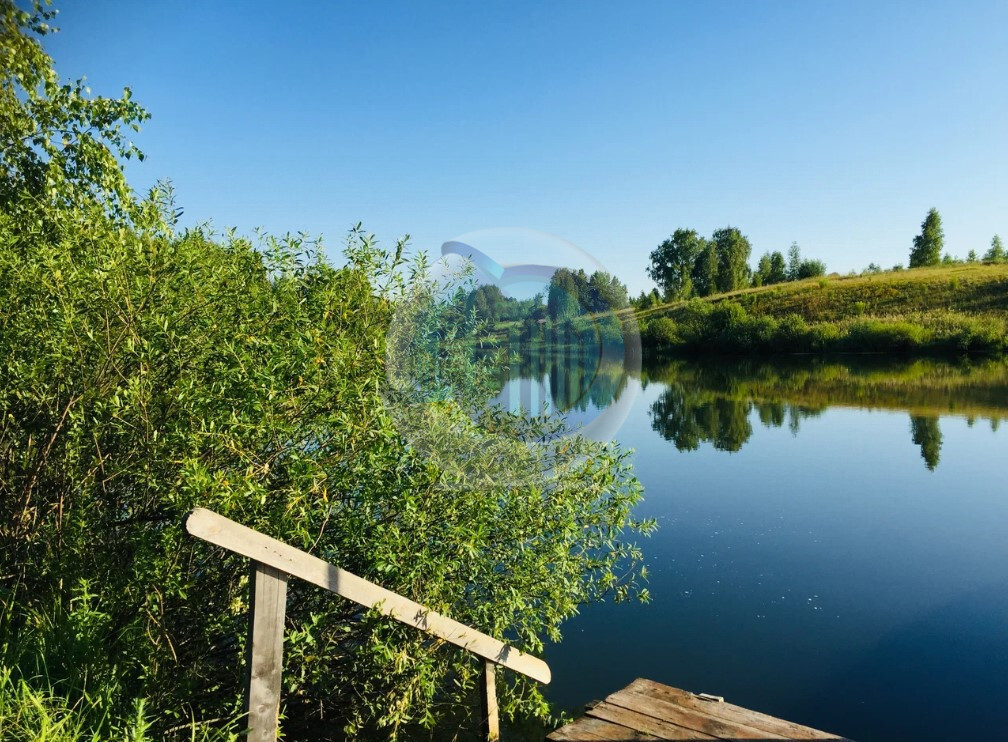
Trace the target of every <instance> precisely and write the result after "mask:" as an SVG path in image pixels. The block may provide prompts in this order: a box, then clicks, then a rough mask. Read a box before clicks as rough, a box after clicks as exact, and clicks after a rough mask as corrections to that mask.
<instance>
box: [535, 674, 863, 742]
mask: <svg viewBox="0 0 1008 742" xmlns="http://www.w3.org/2000/svg"><path fill="white" fill-rule="evenodd" d="M547 739H548V740H554V741H555V742H561V741H563V742H573V741H574V740H577V741H578V742H581V741H582V740H609V742H614V741H615V740H620V741H622V740H627V741H629V740H662V739H678V740H705V739H721V740H736V741H739V740H757V739H792V740H797V739H831V740H844V739H845V738H844V737H838V736H837V735H835V734H829V733H827V732H820V731H819V730H817V729H812V728H811V727H806V726H802V725H801V724H794V723H792V722H790V721H784V720H783V719H777V718H775V717H773V716H767V715H766V714H761V713H759V712H758V711H750V710H749V709H745V708H742V707H741V706H735V705H733V704H731V703H725V702H724V701H722V700H720V699H718V698H717V697H714V696H700V695H696V694H693V693H690V692H689V691H685V690H680V689H679V688H673V687H672V686H670V685H662V684H661V683H656V682H654V681H652V680H644V679H641V678H639V679H637V680H635V681H633V682H632V683H630V685H628V686H627V687H626V688H624V689H623V690H621V691H618V692H616V693H613V694H612V695H611V696H609V697H608V698H606V699H605V700H604V701H601V702H599V703H596V704H595V705H593V706H590V707H589V708H588V710H587V712H586V714H585V716H583V717H581V718H580V719H578V720H576V721H574V722H572V723H571V724H568V725H567V726H565V727H561V728H560V729H557V730H556V731H555V732H553V733H552V734H550V735H549V736H548V737H547Z"/></svg>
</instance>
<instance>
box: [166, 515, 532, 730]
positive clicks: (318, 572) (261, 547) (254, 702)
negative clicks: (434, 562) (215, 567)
mask: <svg viewBox="0 0 1008 742" xmlns="http://www.w3.org/2000/svg"><path fill="white" fill-rule="evenodd" d="M185 527H186V530H187V531H189V533H191V534H192V535H193V536H196V537H197V538H201V539H203V540H204V541H209V542H210V543H212V544H215V545H217V546H220V547H223V548H225V549H228V550H229V551H233V552H235V553H236V554H241V555H242V556H246V557H248V558H249V559H251V560H252V566H253V569H252V584H251V586H250V590H251V599H250V611H251V615H250V627H249V680H248V686H249V687H248V692H247V696H246V698H247V702H246V710H247V711H248V714H249V739H250V740H251V739H255V740H257V741H258V740H267V739H275V738H276V729H277V713H278V712H279V702H280V698H279V692H280V672H281V667H282V651H283V622H284V612H285V608H286V592H287V591H286V587H287V576H288V575H290V576H292V577H297V578H299V579H302V580H304V581H305V582H310V583H312V584H313V585H318V586H319V587H321V588H324V589H326V590H329V591H331V592H334V593H336V594H337V595H340V596H342V597H344V598H346V599H347V600H351V601H353V602H355V603H357V604H359V605H361V606H364V607H366V608H373V609H374V610H376V611H378V612H379V613H382V614H384V615H386V616H388V617H390V618H394V619H395V620H397V621H400V622H402V623H404V624H408V625H409V626H413V627H414V628H417V629H420V630H421V631H424V632H426V633H428V634H432V635H434V636H437V637H438V638H440V639H443V640H445V641H447V642H450V643H452V644H455V645H456V646H459V647H462V648H463V649H466V650H468V651H470V652H472V653H473V654H476V655H479V656H480V657H482V658H483V659H484V660H485V664H484V672H483V691H484V692H483V698H482V705H483V709H484V727H485V730H486V732H487V737H488V739H497V738H498V736H499V731H498V723H497V699H496V694H495V692H494V669H495V667H494V666H495V665H500V666H502V667H506V668H508V669H509V670H514V671H515V672H520V673H522V674H523V675H527V676H528V677H530V678H532V679H533V680H538V681H539V682H540V683H549V681H550V678H551V674H550V669H549V666H548V665H547V664H546V663H545V662H543V661H542V660H541V659H539V658H538V657H535V656H533V655H530V654H526V653H524V652H521V651H519V650H518V649H515V648H514V647H512V646H510V645H508V644H505V643H504V642H501V641H499V640H497V639H494V638H493V637H492V636H488V635H486V634H484V633H482V632H480V631H477V630H476V629H473V628H470V627H469V626H466V625H464V624H461V623H459V622H458V621H455V620H454V619H451V618H449V617H448V616H444V615H442V614H440V613H437V612H436V611H432V610H431V609H429V608H427V607H425V606H422V605H420V604H419V603H416V602H414V601H412V600H410V599H409V598H406V597H404V596H402V595H399V594H398V593H394V592H392V591H391V590H387V589H385V588H383V587H381V586H379V585H376V584H375V583H373V582H370V581H368V580H365V579H364V578H363V577H358V576H357V575H355V574H353V573H352V572H348V571H346V570H345V569H340V568H339V567H336V566H334V565H332V564H329V563H328V562H325V561H323V560H321V559H319V558H318V557H314V556H312V555H311V554H308V553H307V552H304V551H301V550H300V549H296V548H295V547H293V546H291V545H290V544H285V543H283V542H282V541H277V540H276V539H274V538H270V537H269V536H267V535H266V534H264V533H260V532H259V531H255V530H253V529H251V528H248V527H247V526H243V525H241V524H240V523H235V522H234V521H233V520H230V519H228V518H225V517H224V516H223V515H218V514H217V513H214V512H213V511H211V510H206V509H205V508H196V509H195V510H193V511H192V512H191V513H189V515H188V516H187V517H186V521H185ZM277 635H279V637H280V638H279V642H278V640H277ZM267 730H268V731H267Z"/></svg>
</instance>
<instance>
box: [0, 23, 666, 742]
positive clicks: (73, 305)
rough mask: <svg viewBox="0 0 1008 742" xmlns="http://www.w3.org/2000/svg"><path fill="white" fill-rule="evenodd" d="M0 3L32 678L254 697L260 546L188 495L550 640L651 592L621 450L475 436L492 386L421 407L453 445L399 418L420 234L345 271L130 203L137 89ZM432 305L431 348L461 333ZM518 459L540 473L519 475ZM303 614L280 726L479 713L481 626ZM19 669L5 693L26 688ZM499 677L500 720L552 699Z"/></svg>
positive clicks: (158, 204)
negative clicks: (400, 351)
mask: <svg viewBox="0 0 1008 742" xmlns="http://www.w3.org/2000/svg"><path fill="white" fill-rule="evenodd" d="M0 8H2V13H3V16H2V19H0V20H2V21H3V26H2V28H0V44H2V48H0V51H2V52H3V55H4V59H5V61H6V62H7V64H5V66H4V68H3V69H2V70H0V75H2V76H3V85H4V90H5V91H8V92H10V91H14V92H12V93H11V94H10V95H4V96H0V109H2V110H0V114H2V115H0V135H2V136H3V141H4V143H5V147H4V149H3V155H4V157H5V158H6V157H7V155H8V154H9V153H10V152H12V149H11V147H8V146H7V144H8V143H11V142H20V141H21V137H22V134H23V130H24V127H25V126H27V127H28V130H29V131H30V132H34V133H33V134H32V136H35V137H39V138H40V139H39V143H38V144H37V145H31V143H30V142H29V143H28V144H27V145H25V147H23V148H22V149H23V150H24V151H22V152H21V155H20V156H19V157H16V158H11V159H4V160H3V164H4V167H3V168H2V169H0V177H2V179H3V180H2V187H0V201H2V204H0V205H2V207H3V208H0V411H2V414H3V417H2V418H0V611H2V613H0V615H2V617H3V622H2V625H0V643H2V644H4V645H5V646H8V647H9V646H13V642H14V640H15V639H17V640H18V648H17V651H16V652H14V653H13V655H16V656H15V657H14V659H13V661H11V662H8V661H7V659H5V661H4V666H6V667H9V668H10V671H11V679H12V681H13V682H15V683H16V684H17V683H20V682H21V681H25V682H27V683H29V687H32V686H30V683H31V681H32V678H34V677H35V676H36V675H38V669H39V668H45V667H48V668H49V669H50V670H52V671H53V673H52V674H50V675H48V677H52V678H53V681H52V687H51V690H45V691H44V693H45V700H44V702H43V705H45V704H50V705H51V709H50V710H51V711H52V714H55V715H56V716H59V717H60V718H70V717H71V716H72V714H71V715H68V714H67V713H64V712H65V711H66V709H79V708H84V706H81V705H79V704H85V705H88V704H90V705H91V706H94V704H96V703H97V707H98V708H100V709H101V713H102V714H103V715H107V718H108V719H111V720H123V719H130V718H132V717H133V715H134V714H135V713H136V711H137V707H136V700H135V699H138V698H143V699H145V704H146V706H145V710H144V714H145V715H144V719H148V718H149V719H150V722H149V723H150V724H151V731H150V736H152V737H155V738H158V739H163V738H167V737H171V736H176V737H184V738H189V737H190V725H191V722H190V720H193V719H194V720H195V721H196V722H197V723H199V722H208V723H209V721H210V720H214V719H225V720H228V719H233V718H234V717H235V716H236V715H237V714H238V712H239V711H240V693H241V687H242V680H243V651H242V645H243V643H244V636H245V631H246V627H247V622H246V615H247V608H248V605H247V603H248V599H247V595H248V589H247V588H248V577H247V575H248V565H247V561H246V560H244V559H242V558H239V557H236V556H228V555H222V554H221V552H220V551H219V550H217V549H215V548H213V547H210V546H209V545H207V544H205V543H203V542H197V541H196V540H194V539H192V538H190V537H188V536H187V535H186V534H185V533H184V532H183V530H182V520H183V518H184V516H185V514H186V513H187V512H188V511H189V510H190V509H191V508H193V507H194V506H197V505H199V506H204V507H208V508H211V509H213V510H216V511H218V512H220V513H221V514H223V515H225V516H227V517H230V518H233V519H235V520H237V521H239V522H241V523H244V524H246V525H248V526H250V527H252V528H255V529H258V530H260V531H262V532H264V533H267V534H269V535H271V536H273V537H275V538H278V539H281V540H283V541H286V542H288V543H291V544H293V545H294V546H296V547H298V548H301V549H305V550H307V551H309V552H311V553H313V554H316V555H318V556H320V557H321V558H324V559H328V560H331V561H335V562H338V563H339V564H340V566H342V567H345V568H348V569H350V570H352V571H354V572H357V573H358V574H361V575H362V576H364V577H365V578H368V579H371V580H374V581H376V582H378V583H380V584H382V585H384V586H386V587H388V588H390V589H393V590H396V591H398V592H400V593H403V594H405V595H408V596H410V597H411V598H414V599H416V600H418V601H420V602H422V603H424V604H426V605H428V606H430V607H432V608H434V609H435V610H439V611H443V612H445V613H447V614H449V615H451V616H452V617H454V618H456V619H458V620H460V621H463V622H465V623H467V624H470V625H473V626H475V627H477V628H479V629H481V630H483V631H486V632H488V633H490V634H493V635H495V636H498V637H500V638H501V639H504V640H507V641H511V642H513V643H515V644H516V645H517V646H520V647H521V648H523V649H526V650H529V651H532V652H540V651H541V650H542V648H543V643H544V641H545V640H546V639H547V638H550V639H554V640H558V639H559V638H560V632H559V627H560V625H561V623H562V622H563V621H564V619H566V618H568V617H569V616H571V615H573V614H574V613H575V612H576V611H577V610H578V608H579V606H580V605H582V604H584V603H587V602H591V601H593V600H597V599H600V598H601V597H602V596H604V595H615V596H616V597H618V598H622V597H628V596H630V595H632V594H634V593H635V592H636V588H637V578H638V577H639V576H640V572H639V571H638V569H637V566H636V564H637V561H638V560H639V556H640V553H639V551H638V550H637V549H636V548H635V547H634V546H633V545H632V543H631V542H629V541H628V540H627V539H626V538H625V534H623V531H624V529H625V528H627V527H629V528H631V529H634V528H637V529H640V530H642V531H647V530H649V528H650V527H651V524H647V523H638V522H636V521H633V520H632V519H631V517H630V511H631V508H632V507H633V505H634V504H635V503H636V502H637V501H638V500H639V498H640V494H641V489H640V485H639V483H638V482H637V480H636V479H635V478H634V477H633V474H632V470H631V469H630V464H629V459H628V456H627V454H626V452H624V451H622V450H620V449H619V448H618V447H617V446H615V445H602V444H596V443H592V442H590V441H587V440H584V439H580V438H573V439H567V440H564V441H563V442H562V443H561V442H560V441H557V440H555V439H554V438H551V437H550V435H549V434H550V430H548V429H546V425H545V423H539V422H536V421H533V422H528V421H525V420H522V419H520V418H516V417H514V416H509V415H507V414H504V413H496V412H494V411H492V410H485V409H484V410H482V413H483V414H485V415H495V418H494V420H493V421H492V422H493V424H494V425H495V426H496V429H497V430H500V431H503V433H504V434H503V435H502V436H501V441H502V443H501V444H500V445H497V446H495V447H490V448H486V447H481V446H479V445H477V443H478V442H479V441H480V440H481V439H480V438H479V435H478V431H477V430H476V429H475V426H476V422H475V421H474V419H473V416H472V415H471V414H470V413H473V412H480V410H477V409H474V408H472V407H467V406H465V405H467V404H469V403H471V402H473V400H474V399H475V398H473V399H470V398H469V397H466V396H462V397H461V398H460V399H458V400H455V401H451V400H447V399H445V400H438V401H437V403H433V402H432V401H431V400H430V399H420V398H418V399H416V400H413V401H416V402H417V409H418V410H420V412H421V414H423V415H425V416H426V421H427V422H429V423H430V425H429V427H428V428H424V430H425V431H427V432H429V433H430V434H431V435H434V436H437V435H448V434H451V435H454V436H455V437H454V438H452V439H451V440H452V441H453V443H454V444H456V445H457V446H458V448H456V449H455V451H456V452H457V453H458V454H459V456H460V458H462V459H463V460H464V465H460V466H458V467H456V468H455V469H452V468H450V467H448V466H444V465H442V464H445V463H446V462H443V461H442V462H436V461H432V460H431V458H430V457H429V456H425V455H424V452H423V451H422V450H419V449H418V447H417V446H416V445H415V442H413V441H410V440H407V439H406V438H405V436H404V434H403V431H402V428H401V427H398V426H397V425H396V420H395V419H394V418H393V413H392V412H391V411H390V407H389V405H388V399H387V398H386V397H384V396H383V393H385V392H387V390H388V378H387V375H386V370H387V369H386V365H385V351H386V344H387V342H388V339H389V335H390V327H391V324H390V323H391V318H392V316H393V314H394V313H395V312H396V310H397V309H399V308H401V307H402V306H403V297H404V295H405V294H404V292H406V291H407V289H410V288H413V289H419V290H426V288H427V286H428V283H427V281H426V280H425V278H424V270H423V264H422V261H421V263H419V264H417V265H416V266H415V270H414V271H413V272H412V273H411V274H409V275H410V276H411V277H406V276H404V275H403V273H404V268H405V266H403V264H402V261H401V253H402V244H399V245H397V246H396V249H394V250H387V249H384V248H382V247H380V246H379V245H378V244H377V242H376V241H375V240H374V238H373V237H371V236H369V235H366V234H365V233H363V232H362V231H361V230H360V228H359V227H358V228H356V229H354V230H353V231H352V232H351V234H350V236H349V238H348V241H347V245H346V251H345V253H346V259H347V262H346V265H345V266H343V267H341V268H335V267H333V266H332V265H330V264H328V263H327V262H326V261H325V260H324V259H323V258H322V257H320V251H319V250H318V245H316V244H314V243H312V242H311V241H309V240H307V239H306V238H304V237H303V236H287V237H284V238H279V239H276V238H268V237H267V238H263V239H262V240H261V241H260V242H259V243H257V244H252V243H250V242H249V241H248V240H245V239H242V238H239V237H236V236H235V235H233V234H228V235H223V236H218V235H211V234H209V233H207V232H205V231H203V230H191V231H186V232H182V233H179V232H177V231H176V230H175V228H174V221H175V219H176V217H177V210H176V208H175V206H174V203H173V200H172V198H171V194H170V191H169V190H168V189H165V188H162V189H158V190H156V191H155V192H153V193H152V194H151V197H150V198H148V199H145V200H138V199H135V197H134V196H133V194H132V193H131V192H130V191H129V189H128V187H126V185H125V178H124V176H123V173H122V171H121V168H120V158H121V157H124V156H126V155H127V154H131V153H132V150H131V149H130V148H129V145H128V144H127V140H126V138H125V137H123V136H122V135H121V131H120V130H121V128H122V126H123V125H127V126H128V125H130V124H132V123H135V122H136V121H137V120H138V119H142V117H143V115H142V111H138V110H137V109H135V108H134V105H135V104H132V103H131V102H130V101H129V96H128V95H125V96H124V100H123V101H119V102H115V101H108V100H105V99H95V100H91V99H89V98H87V97H86V96H84V95H83V93H82V92H81V91H79V90H76V89H75V88H73V86H70V87H69V88H63V87H61V86H59V85H58V84H57V83H58V78H56V76H55V74H54V73H53V72H52V70H51V68H50V66H49V59H48V57H46V56H45V54H44V53H43V52H42V50H41V47H40V46H39V44H38V42H37V39H36V38H35V36H34V32H36V31H41V30H42V28H43V23H42V19H40V17H38V16H35V17H33V16H31V15H30V14H27V13H22V12H20V11H17V10H16V9H14V8H13V6H11V5H10V4H9V3H5V4H3V5H2V6H0ZM54 80H55V81H56V82H55V83H54V82H53V81H54ZM54 85H55V87H54ZM96 121H98V122H100V124H101V125H100V126H95V125H94V124H95V122H96ZM64 130H66V131H72V132H74V136H73V137H70V138H69V139H67V140H64V139H63V136H62V134H63V131H64ZM50 140H51V141H54V142H63V144H62V145H60V147H58V148H57V149H56V150H52V149H49V148H47V147H45V146H43V144H44V142H47V141H50ZM12 146H13V145H12ZM68 163H70V166H68ZM74 163H77V164H78V165H80V166H79V167H78V166H77V165H74ZM413 329H414V330H415V335H414V340H416V341H417V342H416V345H417V346H418V347H420V348H422V346H424V345H429V344H430V342H429V341H430V339H431V338H433V337H439V336H438V335H437V332H438V331H440V330H446V333H445V335H446V336H447V335H449V334H450V333H448V332H447V330H451V329H453V328H451V327H447V328H446V327H445V326H443V325H442V326H436V325H423V326H419V325H418V326H415V327H414V328H413ZM428 331H430V332H428ZM414 350H416V348H414ZM463 350H464V348H461V349H460V348H457V347H455V346H454V345H448V346H446V351H445V355H443V356H442V357H438V358H437V359H436V360H437V362H438V364H440V365H438V366H437V367H436V368H435V367H434V366H430V365H429V366H428V367H429V368H434V370H435V371H438V372H440V371H445V373H447V375H448V376H450V377H451V378H453V379H461V380H462V381H466V380H467V379H477V380H478V379H480V378H482V374H484V373H485V372H486V371H487V368H488V366H487V364H486V363H484V362H482V361H480V360H479V359H473V358H472V357H470V356H468V355H465V354H464V353H462V351H463ZM415 358H416V359H418V364H419V365H422V362H423V361H424V359H423V353H422V352H421V351H419V350H416V355H415ZM428 360H429V359H428ZM474 386H479V385H478V384H475V385H474ZM460 388H462V387H460ZM425 391H427V390H425ZM418 394H419V393H418ZM407 401H410V400H407ZM525 440H544V441H545V442H544V443H543V445H541V446H538V447H531V446H526V445H525V444H524V441H525ZM518 463H520V464H521V465H522V466H521V468H520V469H516V471H520V472H521V473H522V474H523V475H524V479H523V480H522V483H521V485H520V486H519V485H517V484H513V483H510V480H509V479H508V478H506V477H503V476H500V475H501V472H502V467H507V466H509V465H516V464H518ZM640 595H641V597H645V596H646V592H644V591H641V592H640ZM286 628H287V637H288V641H287V643H286V646H285V651H286V653H287V657H286V661H285V665H286V667H285V675H284V697H285V708H284V711H285V714H286V722H285V729H286V730H287V732H288V735H289V736H292V737H295V738H309V737H310V738H318V739H323V738H336V739H341V738H345V737H347V736H353V735H363V734H368V733H370V734H373V735H377V736H381V737H386V738H387V737H394V736H402V735H403V734H404V733H405V732H404V730H406V729H409V728H411V727H412V726H415V725H423V726H431V725H433V724H435V723H436V722H437V721H438V719H439V718H442V717H444V716H445V715H448V714H453V713H459V714H462V715H463V716H464V715H465V714H466V713H468V712H469V711H470V710H471V708H472V706H471V701H472V697H471V693H472V691H473V688H474V685H475V682H476V677H477V672H478V670H479V663H478V662H476V661H475V660H474V658H473V656H472V655H470V654H468V653H467V652H465V651H463V650H457V649H454V648H443V647H441V648H439V647H437V646H432V645H431V644H430V643H429V641H428V640H427V639H428V638H427V637H426V636H425V635H423V634H421V633H420V632H417V631H415V630H413V629H411V628H408V627H402V626H398V625H392V624H390V623H389V622H387V621H385V620H381V619H378V618H375V617H373V616H370V615H368V614H362V613H361V612H360V611H358V610H357V608H356V607H354V606H351V605H348V604H346V602H345V601H341V600H338V599H336V598H334V597H333V596H332V595H330V594H327V593H325V592H324V591H322V590H318V589H316V588H314V587H310V586H305V585H299V584H296V583H295V584H292V585H291V587H290V590H289V595H288V611H287V627H286ZM13 655H12V656H13ZM24 687H25V686H23V685H15V686H14V688H15V690H14V691H13V694H14V696H16V697H18V698H21V699H22V700H24V699H28V701H30V702H32V703H34V701H32V699H33V698H35V696H32V695H28V694H25V693H24V692H23V691H22V689H23V688H24ZM498 687H499V689H500V691H501V694H500V699H501V704H502V710H503V711H504V713H505V715H513V714H522V715H527V714H532V715H538V716H543V715H545V714H546V713H547V712H548V707H547V705H546V703H545V701H544V700H543V697H542V696H541V694H540V691H539V689H538V688H537V687H535V685H534V684H532V683H530V682H527V681H525V680H523V679H522V678H517V677H512V676H511V675H510V674H509V673H503V676H502V679H501V681H500V683H499V686H498ZM19 694H20V695H19ZM18 703H20V701H15V705H17V704H18ZM60 704H62V706H61V705H60ZM46 713H47V714H49V711H46ZM148 713H149V717H148V716H147V714H148ZM52 714H49V715H52ZM86 716H87V717H88V718H90V714H88V715H86ZM75 718H76V717H75ZM18 723H20V722H18ZM75 723H76V722H73V724H75ZM87 723H90V721H89V722H87ZM110 723H111V722H110ZM115 723H118V722H115ZM26 724H27V726H25V728H26V729H27V728H33V727H32V726H31V725H32V724H35V722H34V721H32V722H31V724H28V723H27V722H26ZM67 724H68V725H71V726H72V723H71V722H67ZM144 724H147V722H146V721H145V722H144ZM222 725H223V726H225V727H227V726H228V723H227V722H222ZM36 726H37V725H36ZM67 728H68V729H69V728H70V726H68V727H67ZM110 728H111V727H110ZM121 728H122V729H124V730H125V729H136V728H137V727H136V725H135V724H134V725H133V727H132V728H131V727H127V726H122V727H121ZM86 731H87V733H88V734H92V733H98V732H97V731H96V728H91V727H89V728H88V729H87V730H86ZM124 733H125V732H124ZM5 736H6V734H5ZM112 736H113V737H115V736H116V735H114V734H113V735H112Z"/></svg>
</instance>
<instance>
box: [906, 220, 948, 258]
mask: <svg viewBox="0 0 1008 742" xmlns="http://www.w3.org/2000/svg"><path fill="white" fill-rule="evenodd" d="M944 244H945V232H944V231H943V230H942V223H941V215H940V214H939V213H938V209H931V210H930V211H928V213H927V216H926V217H924V221H923V222H921V233H920V234H919V235H917V236H916V237H914V241H913V249H912V250H911V251H910V267H911V268H920V267H923V266H929V265H938V263H939V262H940V261H941V253H942V248H943V246H944Z"/></svg>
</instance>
